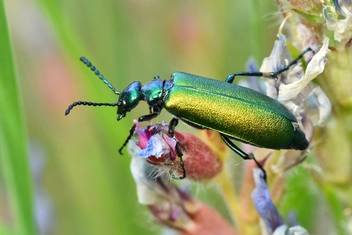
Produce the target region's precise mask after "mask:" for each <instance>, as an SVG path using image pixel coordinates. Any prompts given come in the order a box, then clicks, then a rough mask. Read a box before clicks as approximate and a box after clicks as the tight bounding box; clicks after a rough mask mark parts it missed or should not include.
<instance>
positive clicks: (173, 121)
mask: <svg viewBox="0 0 352 235" xmlns="http://www.w3.org/2000/svg"><path fill="white" fill-rule="evenodd" d="M177 124H178V119H177V118H173V119H171V121H170V124H169V134H170V135H171V137H172V138H174V139H175V140H176V146H175V148H176V154H177V156H178V157H179V159H180V166H181V169H182V176H181V177H178V176H175V175H174V174H172V172H170V173H171V177H172V178H173V179H178V180H182V179H184V178H186V169H185V163H184V162H183V158H182V156H183V153H182V151H181V145H180V143H179V142H178V140H177V139H176V138H175V127H176V126H177Z"/></svg>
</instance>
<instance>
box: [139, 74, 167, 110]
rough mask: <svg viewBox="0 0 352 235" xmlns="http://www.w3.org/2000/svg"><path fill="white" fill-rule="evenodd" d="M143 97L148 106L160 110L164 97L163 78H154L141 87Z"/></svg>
mask: <svg viewBox="0 0 352 235" xmlns="http://www.w3.org/2000/svg"><path fill="white" fill-rule="evenodd" d="M141 93H142V96H143V99H144V100H145V101H146V102H147V103H148V105H149V106H150V107H152V108H153V109H156V110H161V109H162V105H163V97H164V80H161V79H155V80H153V81H151V82H149V83H147V84H145V85H144V86H142V88H141Z"/></svg>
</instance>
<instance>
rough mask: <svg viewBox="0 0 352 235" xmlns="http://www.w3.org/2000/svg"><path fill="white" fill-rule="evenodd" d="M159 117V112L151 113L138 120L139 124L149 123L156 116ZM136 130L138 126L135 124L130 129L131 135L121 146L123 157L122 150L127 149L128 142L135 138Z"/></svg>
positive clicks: (120, 151) (120, 150)
mask: <svg viewBox="0 0 352 235" xmlns="http://www.w3.org/2000/svg"><path fill="white" fill-rule="evenodd" d="M158 115H159V112H154V113H150V114H147V115H144V116H140V117H139V118H138V122H145V121H149V120H152V119H153V118H155V117H156V116H158ZM135 129H136V124H134V125H133V126H132V127H131V129H130V134H129V135H128V136H127V139H126V140H125V142H124V143H123V145H122V146H121V148H120V149H119V153H120V154H121V155H122V149H123V148H124V147H126V145H127V144H128V141H130V139H131V138H132V136H133V133H134V131H135Z"/></svg>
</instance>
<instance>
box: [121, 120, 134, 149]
mask: <svg viewBox="0 0 352 235" xmlns="http://www.w3.org/2000/svg"><path fill="white" fill-rule="evenodd" d="M135 130H136V124H133V126H132V127H131V129H130V134H129V135H128V137H127V139H126V140H125V142H124V143H123V145H122V146H121V148H120V149H119V153H120V154H121V155H122V149H123V148H124V147H125V146H126V145H127V143H128V141H130V139H131V138H132V136H133V133H134V131H135Z"/></svg>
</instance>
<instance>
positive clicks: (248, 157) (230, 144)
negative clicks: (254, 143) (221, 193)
mask: <svg viewBox="0 0 352 235" xmlns="http://www.w3.org/2000/svg"><path fill="white" fill-rule="evenodd" d="M220 136H221V138H222V140H223V141H224V142H225V144H226V145H227V146H228V147H229V148H230V149H231V150H232V151H234V152H235V153H237V154H238V155H239V156H240V157H241V158H243V159H244V160H251V159H253V160H254V162H255V163H256V164H257V166H258V168H259V169H261V170H262V171H263V173H264V179H265V182H266V171H265V170H264V168H263V167H262V165H260V163H259V162H258V161H257V159H255V157H254V155H253V154H252V153H250V154H247V153H245V152H243V151H242V150H241V149H240V148H239V147H237V146H236V145H235V143H233V142H232V141H231V140H230V138H229V137H227V136H226V135H224V134H220Z"/></svg>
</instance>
